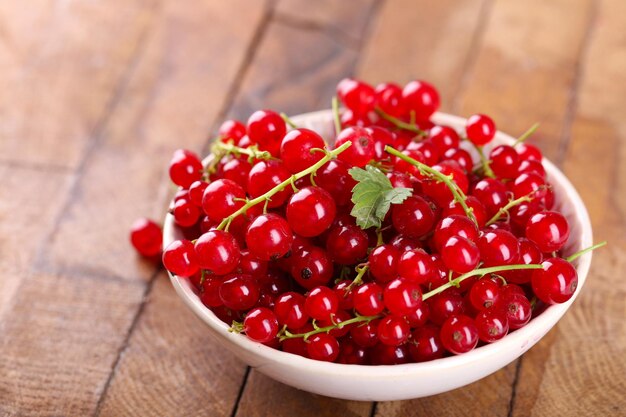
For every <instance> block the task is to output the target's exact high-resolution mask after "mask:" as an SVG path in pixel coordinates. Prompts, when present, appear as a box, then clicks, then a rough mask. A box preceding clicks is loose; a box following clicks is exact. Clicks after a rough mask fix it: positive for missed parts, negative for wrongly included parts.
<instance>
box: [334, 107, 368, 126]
mask: <svg viewBox="0 0 626 417" xmlns="http://www.w3.org/2000/svg"><path fill="white" fill-rule="evenodd" d="M371 124H372V122H371V121H370V118H369V115H367V114H357V113H355V112H353V111H352V110H350V109H346V110H344V111H343V112H342V113H341V126H343V127H366V126H369V125H371Z"/></svg>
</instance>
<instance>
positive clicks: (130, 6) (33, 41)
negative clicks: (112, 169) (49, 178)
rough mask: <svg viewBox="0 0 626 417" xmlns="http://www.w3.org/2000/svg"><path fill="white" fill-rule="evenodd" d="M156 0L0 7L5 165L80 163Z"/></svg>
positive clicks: (0, 155)
mask: <svg viewBox="0 0 626 417" xmlns="http://www.w3.org/2000/svg"><path fill="white" fill-rule="evenodd" d="M156 3H157V2H156V1H153V0H133V1H126V0H112V1H107V2H51V1H47V0H36V1H29V2H28V5H18V4H16V3H15V2H10V1H9V2H1V3H0V91H2V96H1V98H0V120H2V123H1V124H0V160H4V161H22V162H28V163H31V164H40V165H41V164H43V165H48V166H64V167H76V166H77V165H78V164H79V162H80V160H81V158H82V156H83V154H84V153H85V151H86V149H87V147H88V145H89V143H90V142H91V141H92V139H93V138H92V136H93V133H94V131H95V130H97V127H98V125H99V124H100V123H101V121H102V120H103V119H104V118H106V115H107V113H108V111H109V108H110V106H111V103H112V102H114V101H115V100H116V94H117V91H118V87H119V85H120V84H123V80H124V77H125V74H126V72H127V69H128V67H129V64H130V62H131V61H132V59H133V57H134V56H135V54H136V52H137V49H138V48H139V47H140V44H141V40H142V36H143V34H144V33H145V32H146V30H147V28H148V26H149V25H150V21H151V19H152V17H153V15H154V10H153V9H154V6H155V5H156ZM61 144H62V145H63V146H59V145H61Z"/></svg>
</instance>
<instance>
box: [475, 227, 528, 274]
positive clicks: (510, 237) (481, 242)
mask: <svg viewBox="0 0 626 417" xmlns="http://www.w3.org/2000/svg"><path fill="white" fill-rule="evenodd" d="M478 249H479V250H480V259H481V260H482V261H483V266H484V267H485V268H486V267H490V266H500V265H512V264H515V263H517V262H519V243H518V241H517V238H516V237H515V235H514V234H513V233H511V232H507V231H506V230H502V229H497V230H488V231H484V232H483V233H481V235H480V237H479V238H478Z"/></svg>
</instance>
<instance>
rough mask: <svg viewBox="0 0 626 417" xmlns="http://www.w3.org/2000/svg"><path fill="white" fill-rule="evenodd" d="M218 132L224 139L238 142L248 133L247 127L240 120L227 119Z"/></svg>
mask: <svg viewBox="0 0 626 417" xmlns="http://www.w3.org/2000/svg"><path fill="white" fill-rule="evenodd" d="M217 134H218V135H219V137H220V138H222V139H223V140H228V139H232V140H233V141H235V143H237V142H239V140H240V139H241V138H243V137H244V136H245V135H246V127H245V126H244V125H243V123H241V122H240V121H239V120H226V121H225V122H224V123H222V124H221V126H220V128H219V130H218V131H217Z"/></svg>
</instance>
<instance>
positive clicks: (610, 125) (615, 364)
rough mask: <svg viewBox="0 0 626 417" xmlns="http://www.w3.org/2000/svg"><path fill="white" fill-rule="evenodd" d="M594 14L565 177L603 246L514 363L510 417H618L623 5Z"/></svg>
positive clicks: (622, 311) (625, 406)
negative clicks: (542, 332)
mask: <svg viewBox="0 0 626 417" xmlns="http://www.w3.org/2000/svg"><path fill="white" fill-rule="evenodd" d="M596 13H597V16H596V18H595V19H594V25H593V27H592V30H591V37H590V40H589V47H588V52H587V53H586V55H585V60H584V62H583V63H582V65H583V67H582V71H581V74H582V76H581V81H580V88H579V91H578V95H577V103H578V106H577V108H576V113H575V118H574V123H573V126H572V129H571V134H570V135H568V136H569V149H568V152H567V154H566V158H565V162H564V171H565V173H566V175H567V176H568V177H569V178H570V180H571V181H572V182H573V183H574V185H575V186H576V188H577V189H578V191H579V193H580V194H581V196H582V198H583V200H584V201H585V203H586V205H587V209H588V210H589V214H590V216H591V219H592V223H593V228H594V236H595V239H596V240H597V241H601V240H608V241H609V246H608V247H606V248H602V249H601V250H598V251H597V252H596V253H595V254H594V255H593V263H592V266H591V273H590V274H589V276H588V278H587V283H586V284H585V287H584V288H583V290H582V292H581V294H580V297H579V298H578V300H577V301H576V302H575V303H574V305H573V306H572V308H571V310H570V311H569V312H568V313H567V315H566V316H565V317H564V318H563V319H562V320H561V322H560V323H559V325H558V332H559V336H558V337H556V338H555V340H554V341H552V342H551V343H548V344H547V345H546V346H542V349H541V350H537V351H536V352H535V349H533V350H531V351H530V352H529V353H531V354H532V356H531V355H529V357H528V358H525V359H524V361H523V362H522V367H521V372H520V377H519V383H518V389H517V392H518V395H517V397H516V399H515V403H514V409H513V413H512V415H513V416H526V415H556V414H560V415H574V414H577V415H603V416H618V415H624V412H625V410H626V398H625V397H624V394H623V393H624V390H625V389H626V380H625V379H624V374H625V373H626V363H625V362H624V360H623V358H624V355H625V353H626V327H625V325H624V317H626V306H625V304H624V298H625V296H626V285H625V284H624V280H623V278H622V277H623V271H624V270H626V258H625V256H624V254H625V253H626V238H625V236H626V223H625V221H624V219H625V218H626V180H625V179H626V171H625V168H624V164H623V162H622V161H624V158H626V147H625V146H624V144H626V121H625V120H624V117H623V112H622V110H623V109H624V107H625V106H626V74H625V73H624V68H626V55H624V53H623V51H624V49H623V45H624V44H625V43H626V34H625V33H624V31H623V16H624V15H625V14H626V4H624V2H622V1H619V0H605V1H601V2H599V3H598V8H597V12H596Z"/></svg>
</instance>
